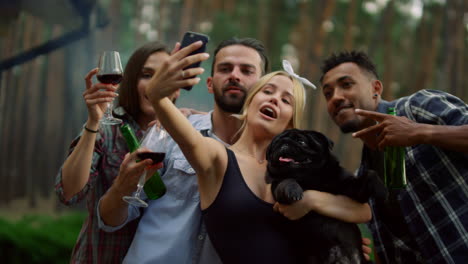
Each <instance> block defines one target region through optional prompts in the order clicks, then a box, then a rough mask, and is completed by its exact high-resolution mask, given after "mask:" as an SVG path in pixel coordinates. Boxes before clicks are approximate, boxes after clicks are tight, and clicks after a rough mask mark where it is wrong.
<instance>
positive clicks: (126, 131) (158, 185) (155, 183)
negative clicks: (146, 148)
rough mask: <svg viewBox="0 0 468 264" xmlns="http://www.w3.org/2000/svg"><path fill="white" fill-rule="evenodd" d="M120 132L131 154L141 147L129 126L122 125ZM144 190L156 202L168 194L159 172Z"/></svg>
mask: <svg viewBox="0 0 468 264" xmlns="http://www.w3.org/2000/svg"><path fill="white" fill-rule="evenodd" d="M120 132H122V135H123V137H124V138H125V142H127V146H128V148H129V150H130V152H134V151H135V150H137V149H138V148H139V147H140V143H138V139H137V138H136V136H135V133H134V132H133V130H132V129H131V128H130V126H129V125H128V124H124V125H122V126H121V127H120ZM143 190H145V193H146V196H148V198H149V199H151V200H156V199H158V198H160V197H161V196H163V195H164V194H165V193H166V186H165V185H164V182H163V181H162V179H161V176H160V175H159V171H156V172H155V173H154V174H153V176H151V178H149V179H148V180H147V181H146V183H145V186H144V187H143Z"/></svg>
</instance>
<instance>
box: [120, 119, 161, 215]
mask: <svg viewBox="0 0 468 264" xmlns="http://www.w3.org/2000/svg"><path fill="white" fill-rule="evenodd" d="M167 138H168V134H167V132H166V130H164V128H163V127H162V126H157V125H155V126H153V127H151V128H150V129H149V131H148V133H147V134H146V135H145V137H144V138H143V140H142V142H141V144H140V148H141V147H144V148H147V149H150V150H151V151H152V152H140V153H138V154H137V157H138V158H139V159H140V160H145V159H151V160H152V161H153V164H157V163H160V162H162V161H163V160H164V157H165V155H166V154H165V148H166V143H167ZM156 173H158V172H156ZM152 177H157V181H153V182H152V185H151V190H150V191H151V192H152V193H151V194H150V193H147V196H148V197H149V198H151V196H153V197H154V199H157V198H159V197H161V196H162V195H163V194H164V193H165V192H166V188H165V186H164V183H163V182H162V181H161V178H160V177H159V174H158V175H153V176H152ZM146 178H147V170H146V169H145V171H144V172H143V173H142V175H141V176H140V178H139V180H138V184H137V190H136V192H135V193H134V194H133V195H132V196H124V197H123V200H124V201H126V202H127V203H129V204H132V205H134V206H138V207H148V204H147V203H146V202H145V201H143V199H141V191H142V190H143V187H144V185H145V182H146ZM155 179H156V178H155ZM151 180H152V179H151V178H150V179H149V180H148V181H151ZM158 181H159V182H158ZM145 190H146V192H148V190H147V189H146V188H145Z"/></svg>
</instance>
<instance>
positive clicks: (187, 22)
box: [179, 0, 194, 37]
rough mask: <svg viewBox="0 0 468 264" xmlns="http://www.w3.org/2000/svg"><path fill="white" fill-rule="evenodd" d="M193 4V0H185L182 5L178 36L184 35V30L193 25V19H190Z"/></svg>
mask: <svg viewBox="0 0 468 264" xmlns="http://www.w3.org/2000/svg"><path fill="white" fill-rule="evenodd" d="M193 5H194V0H185V1H184V4H183V6H182V17H181V22H180V28H179V36H181V37H182V36H183V35H184V33H185V32H186V31H188V30H189V29H191V28H193V27H194V26H193V19H192V17H193ZM191 24H192V25H191ZM192 30H193V29H192Z"/></svg>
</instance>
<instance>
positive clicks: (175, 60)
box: [146, 42, 227, 205]
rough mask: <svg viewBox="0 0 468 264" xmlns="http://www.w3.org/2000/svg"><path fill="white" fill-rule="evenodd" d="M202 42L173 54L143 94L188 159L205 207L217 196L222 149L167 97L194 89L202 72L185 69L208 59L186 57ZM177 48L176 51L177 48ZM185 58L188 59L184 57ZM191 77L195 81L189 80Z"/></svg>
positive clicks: (223, 151) (224, 164) (201, 55)
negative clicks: (207, 202)
mask: <svg viewBox="0 0 468 264" xmlns="http://www.w3.org/2000/svg"><path fill="white" fill-rule="evenodd" d="M201 44H202V43H201V42H195V43H194V44H192V45H190V46H188V47H186V48H183V49H181V50H179V51H174V52H173V53H172V55H171V56H170V57H169V58H168V59H167V60H166V61H165V62H164V63H163V65H162V66H161V67H160V68H159V69H158V71H157V72H156V73H155V74H154V75H153V78H152V79H151V81H150V83H149V85H148V87H147V90H146V94H147V96H148V98H149V100H150V102H151V103H152V105H153V107H154V109H155V111H156V112H157V113H158V118H159V121H160V122H161V124H162V125H163V127H164V128H165V129H166V130H167V131H168V132H169V134H170V135H171V137H172V138H173V139H174V140H175V141H176V142H177V144H178V145H179V147H180V149H181V150H182V152H183V153H184V155H185V157H186V158H187V160H188V161H189V162H190V164H191V165H192V167H193V168H194V169H195V171H196V172H197V177H198V184H199V190H200V193H201V194H202V195H201V199H202V200H201V202H202V205H203V204H205V205H206V200H205V198H207V197H208V196H212V195H215V194H216V193H217V189H218V188H217V185H218V184H219V182H220V178H219V177H220V176H222V175H223V173H222V172H224V168H225V166H226V164H227V162H224V161H227V159H226V157H225V156H226V154H225V153H226V152H225V150H224V146H223V145H222V144H220V143H219V142H217V141H215V140H214V139H211V138H207V137H203V136H202V135H201V134H200V133H198V132H197V131H196V130H195V129H194V128H193V127H192V124H190V122H189V121H188V120H187V118H185V116H184V115H183V114H182V113H181V112H180V111H179V110H178V109H177V108H176V107H175V106H174V104H173V103H172V102H171V101H170V100H169V99H168V98H167V96H168V95H170V94H172V93H173V92H174V91H176V90H177V89H180V88H181V87H186V86H193V85H195V84H197V83H198V82H199V81H200V78H198V77H195V76H196V75H198V74H201V73H202V72H203V69H202V68H190V69H186V70H184V68H186V67H187V66H189V65H191V64H193V63H195V62H198V61H203V60H206V59H208V54H207V53H201V54H196V55H191V56H188V55H189V54H190V53H191V52H192V51H194V50H196V49H198V48H199V47H200V46H201ZM176 49H177V48H176ZM187 56H188V57H187ZM191 77H194V78H191Z"/></svg>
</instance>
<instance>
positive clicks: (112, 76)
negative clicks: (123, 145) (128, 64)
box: [96, 51, 123, 125]
mask: <svg viewBox="0 0 468 264" xmlns="http://www.w3.org/2000/svg"><path fill="white" fill-rule="evenodd" d="M98 67H99V71H98V73H97V76H96V77H97V79H98V80H99V81H100V82H101V83H103V84H112V85H117V84H119V83H120V81H122V73H123V70H122V63H121V62H120V54H119V53H118V52H117V51H104V52H103V53H102V54H101V57H100V59H99V66H98ZM112 108H113V104H112V103H109V104H108V106H107V109H106V112H105V113H104V116H103V118H102V119H101V123H102V124H105V125H118V124H121V123H122V120H121V119H118V118H115V117H114V116H113V115H112Z"/></svg>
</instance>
